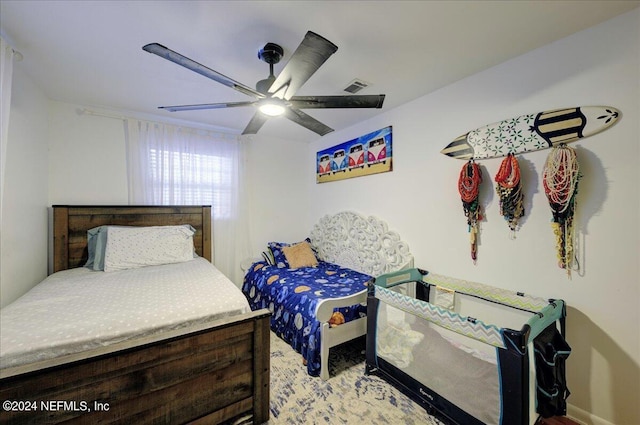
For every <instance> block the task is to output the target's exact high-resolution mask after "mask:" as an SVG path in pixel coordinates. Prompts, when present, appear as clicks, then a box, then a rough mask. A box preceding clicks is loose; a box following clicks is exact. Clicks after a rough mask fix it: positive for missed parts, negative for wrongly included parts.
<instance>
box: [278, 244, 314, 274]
mask: <svg viewBox="0 0 640 425" xmlns="http://www.w3.org/2000/svg"><path fill="white" fill-rule="evenodd" d="M282 252H283V253H284V256H285V258H286V259H287V263H289V268H291V269H297V268H300V267H315V266H317V265H318V259H317V258H316V256H315V254H314V253H313V250H312V249H311V245H309V242H306V241H305V242H300V243H298V244H295V245H291V246H285V247H283V248H282Z"/></svg>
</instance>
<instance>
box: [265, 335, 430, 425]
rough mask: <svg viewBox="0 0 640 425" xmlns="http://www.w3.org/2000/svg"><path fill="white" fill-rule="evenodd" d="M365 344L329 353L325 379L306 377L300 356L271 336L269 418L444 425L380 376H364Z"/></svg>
mask: <svg viewBox="0 0 640 425" xmlns="http://www.w3.org/2000/svg"><path fill="white" fill-rule="evenodd" d="M364 349H365V340H364V338H360V339H357V340H354V341H351V342H348V343H345V344H343V345H341V346H338V347H335V348H333V349H331V352H330V359H329V373H330V375H331V377H330V378H329V380H327V381H323V380H321V379H320V378H318V377H312V376H309V375H308V374H307V368H306V366H304V365H303V364H302V356H301V355H300V354H298V353H296V352H295V351H294V350H293V349H292V348H291V347H290V346H289V345H287V344H286V343H285V342H284V341H282V340H281V339H280V338H278V337H277V336H276V335H275V334H274V333H273V332H272V333H271V392H270V396H271V412H270V413H271V415H270V420H269V422H268V424H269V425H280V424H292V425H294V424H295V425H297V424H331V425H333V424H363V425H364V424H406V425H414V424H415V425H418V424H427V425H442V423H441V422H440V421H438V420H437V419H436V418H434V417H433V416H430V415H428V414H427V412H426V411H425V409H424V408H422V407H421V406H420V405H418V404H416V403H415V402H413V401H412V400H411V399H409V398H408V397H407V396H405V395H404V394H402V392H400V391H399V390H398V389H396V388H395V387H393V386H391V385H390V384H388V383H387V382H386V381H384V380H383V379H381V378H378V377H376V376H365V374H364V369H365V366H364V365H365V353H364Z"/></svg>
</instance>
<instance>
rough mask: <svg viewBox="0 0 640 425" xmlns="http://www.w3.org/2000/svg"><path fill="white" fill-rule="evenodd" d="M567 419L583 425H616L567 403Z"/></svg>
mask: <svg viewBox="0 0 640 425" xmlns="http://www.w3.org/2000/svg"><path fill="white" fill-rule="evenodd" d="M567 417H569V418H571V419H572V420H574V421H576V422H578V423H580V424H582V425H615V424H614V423H612V422H609V421H607V420H605V419H602V418H601V417H599V416H596V415H594V414H593V413H591V412H587V411H586V410H582V409H581V408H579V407H576V406H574V405H572V404H568V403H567Z"/></svg>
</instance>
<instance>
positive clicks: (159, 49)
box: [142, 43, 265, 99]
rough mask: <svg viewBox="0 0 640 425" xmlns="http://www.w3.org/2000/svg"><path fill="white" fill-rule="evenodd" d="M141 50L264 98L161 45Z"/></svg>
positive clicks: (148, 45) (153, 45) (235, 88)
mask: <svg viewBox="0 0 640 425" xmlns="http://www.w3.org/2000/svg"><path fill="white" fill-rule="evenodd" d="M142 50H144V51H147V52H149V53H153V54H155V55H158V56H160V57H161V58H164V59H166V60H168V61H171V62H173V63H176V64H178V65H180V66H184V67H185V68H187V69H190V70H191V71H194V72H197V73H198V74H200V75H203V76H205V77H207V78H210V79H212V80H214V81H217V82H218V83H220V84H224V85H225V86H227V87H231V88H232V89H234V90H237V91H239V92H241V93H244V94H246V95H249V96H253V97H255V98H258V99H262V98H264V97H265V95H264V94H262V93H260V92H258V91H256V90H254V89H252V88H251V87H249V86H245V85H244V84H241V83H239V82H237V81H235V80H233V79H231V78H229V77H227V76H226V75H222V74H220V73H219V72H216V71H214V70H213V69H210V68H207V67H206V66H204V65H202V64H200V63H198V62H196V61H194V60H192V59H189V58H188V57H186V56H183V55H181V54H180V53H178V52H174V51H173V50H171V49H169V48H167V47H165V46H163V45H162V44H158V43H151V44H147V45H146V46H143V47H142Z"/></svg>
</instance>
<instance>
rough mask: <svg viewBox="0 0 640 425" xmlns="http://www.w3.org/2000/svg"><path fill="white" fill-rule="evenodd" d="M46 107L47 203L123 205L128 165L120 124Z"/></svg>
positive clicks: (73, 108)
mask: <svg viewBox="0 0 640 425" xmlns="http://www.w3.org/2000/svg"><path fill="white" fill-rule="evenodd" d="M82 110H83V108H82V107H80V106H77V105H71V104H67V103H61V102H51V103H50V129H49V149H50V150H51V153H50V154H49V203H50V204H51V205H54V204H61V205H64V204H75V205H82V204H84V205H105V204H111V205H127V204H128V191H127V162H126V151H125V140H124V124H123V121H122V120H121V119H114V118H107V117H103V116H95V115H87V114H83V113H80V111H82Z"/></svg>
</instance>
